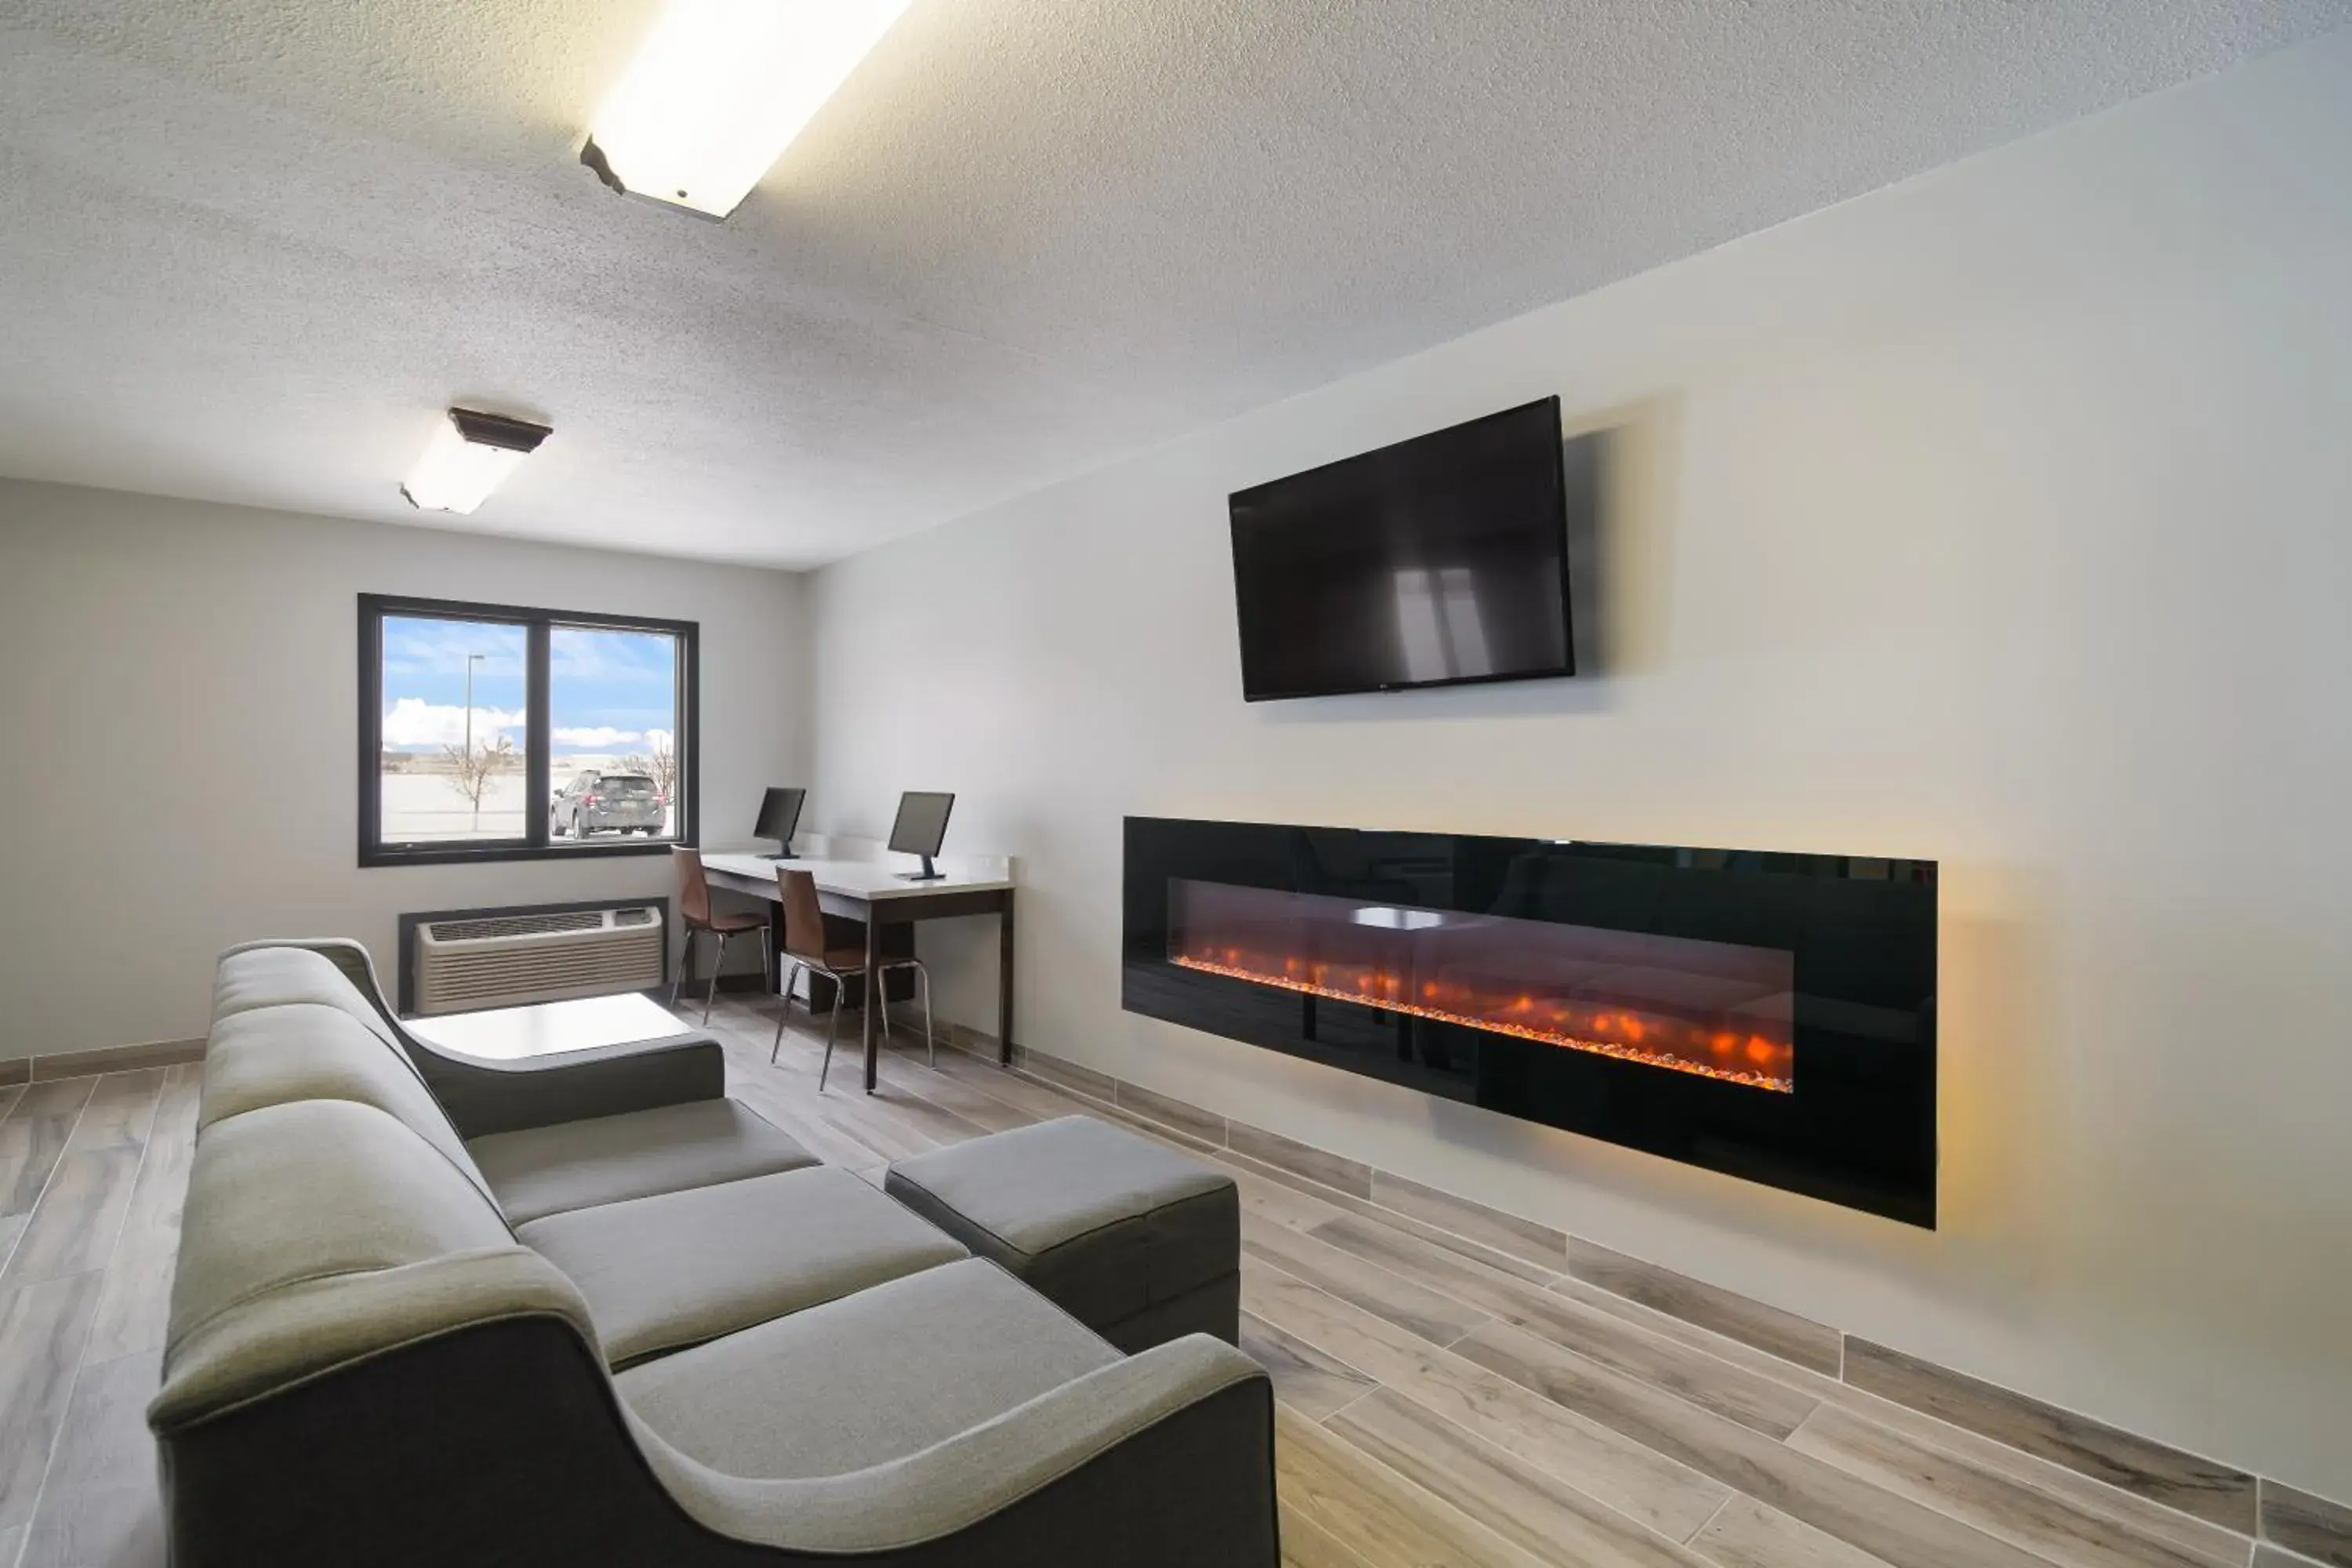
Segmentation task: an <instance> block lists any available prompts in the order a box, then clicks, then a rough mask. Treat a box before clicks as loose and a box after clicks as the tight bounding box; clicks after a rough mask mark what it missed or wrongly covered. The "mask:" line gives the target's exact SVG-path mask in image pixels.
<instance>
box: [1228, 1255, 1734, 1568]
mask: <svg viewBox="0 0 2352 1568" xmlns="http://www.w3.org/2000/svg"><path fill="white" fill-rule="evenodd" d="M1242 1304H1243V1306H1244V1308H1245V1309H1247V1310H1249V1311H1251V1312H1252V1313H1254V1314H1255V1315H1256V1316H1258V1317H1260V1318H1263V1319H1265V1321H1267V1322H1270V1323H1273V1324H1274V1325H1276V1327H1278V1328H1280V1329H1282V1330H1284V1331H1286V1332H1288V1333H1290V1334H1292V1335H1293V1336H1295V1337H1296V1338H1298V1339H1300V1340H1303V1341H1305V1342H1307V1343H1308V1344H1311V1345H1313V1346H1315V1347H1316V1348H1317V1349H1318V1350H1320V1351H1322V1352H1325V1353H1327V1354H1328V1355H1330V1356H1333V1357H1335V1358H1336V1359H1338V1360H1339V1361H1340V1362H1342V1363H1346V1364H1347V1365H1349V1366H1352V1367H1354V1368H1356V1369H1357V1370H1358V1371H1360V1372H1362V1373H1366V1374H1368V1375H1370V1376H1371V1377H1374V1378H1376V1379H1378V1380H1379V1381H1380V1383H1381V1384H1382V1386H1384V1387H1387V1388H1391V1389H1393V1390H1395V1391H1396V1392H1398V1393H1400V1394H1403V1395H1404V1396H1405V1397H1407V1398H1408V1399H1411V1400H1412V1401H1413V1402H1414V1403H1415V1404H1418V1405H1423V1406H1424V1407H1426V1408H1427V1409H1429V1410H1431V1411H1433V1412H1434V1413H1436V1414H1437V1415H1443V1416H1444V1417H1445V1418H1446V1419H1448V1420H1450V1421H1452V1422H1453V1423H1454V1425H1456V1426H1462V1427H1465V1428H1466V1429H1468V1430H1470V1431H1473V1432H1475V1433H1476V1434H1478V1435H1479V1436H1482V1437H1485V1438H1486V1440H1487V1441H1489V1442H1491V1443H1493V1444H1494V1445H1495V1446H1496V1447H1500V1448H1504V1449H1507V1450H1508V1451H1509V1452H1511V1453H1513V1454H1517V1456H1518V1457H1519V1458H1522V1459H1525V1460H1527V1461H1528V1463H1530V1464H1532V1465H1534V1466H1536V1467H1537V1468H1538V1469H1542V1470H1546V1471H1549V1473H1551V1474H1552V1475H1555V1476H1559V1477H1560V1478H1562V1479H1566V1480H1570V1481H1571V1482H1573V1483H1574V1484H1575V1485H1576V1487H1577V1488H1578V1489H1580V1490H1582V1491H1583V1492H1584V1493H1586V1494H1587V1495H1588V1496H1590V1497H1592V1498H1595V1499H1597V1500H1600V1501H1601V1502H1603V1503H1606V1504H1608V1505H1609V1506H1610V1507H1612V1508H1614V1509H1616V1510H1618V1511H1619V1512H1621V1513H1623V1514H1626V1515H1628V1516H1629V1517H1631V1518H1633V1519H1636V1520H1639V1521H1641V1522H1643V1524H1646V1525H1648V1526H1649V1527H1650V1528H1651V1529H1653V1530H1654V1531H1658V1532H1659V1533H1660V1534H1662V1535H1664V1536H1667V1537H1669V1538H1670V1539H1673V1540H1677V1541H1679V1540H1684V1539H1686V1538H1687V1537H1688V1536H1689V1535H1690V1534H1691V1532H1692V1531H1696V1530H1697V1529H1698V1527H1699V1526H1700V1525H1702V1524H1704V1523H1705V1522H1706V1520H1707V1518H1708V1516H1709V1515H1711V1514H1713V1513H1714V1512H1715V1510H1717V1508H1718V1507H1719V1506H1721V1504H1722V1502H1723V1500H1724V1499H1725V1497H1726V1496H1727V1495H1728V1493H1727V1489H1725V1488H1724V1487H1722V1486H1721V1485H1719V1484H1718V1483H1717V1482H1715V1481H1712V1480H1709V1479H1707V1478H1706V1477H1705V1476H1702V1475H1700V1474H1698V1473H1697V1472H1696V1471H1695V1470H1693V1469H1691V1468H1689V1467H1687V1466H1685V1465H1682V1464H1680V1463H1677V1462H1676V1461H1675V1460H1673V1459H1669V1458H1666V1457H1665V1456H1664V1455H1662V1454H1657V1453H1654V1452H1652V1451H1651V1450H1649V1449H1647V1448H1644V1447H1641V1446H1640V1445H1639V1444H1636V1443H1633V1442H1629V1441H1628V1440H1626V1439H1625V1438H1624V1437H1622V1436H1619V1435H1618V1434H1617V1433H1615V1432H1612V1431H1610V1430H1609V1429H1608V1428H1606V1427H1604V1426H1600V1425H1598V1424H1597V1423H1594V1422H1591V1421H1588V1420H1586V1419H1585V1418H1584V1417H1583V1416H1581V1415H1576V1414H1575V1413H1574V1412H1572V1411H1568V1410H1563V1409H1561V1408H1560V1407H1559V1405H1553V1404H1550V1403H1549V1402H1548V1401H1546V1400H1544V1399H1543V1398H1541V1397H1540V1396H1538V1395H1537V1394H1532V1393H1529V1392H1528V1390H1526V1389H1524V1388H1521V1387H1519V1386H1518V1385H1517V1384H1514V1383H1512V1382H1510V1381H1509V1380H1508V1379H1507V1378H1504V1377H1501V1376H1498V1375H1497V1374H1496V1373H1491V1372H1488V1371H1487V1370H1486V1369H1485V1368H1484V1367H1479V1366H1475V1365H1473V1364H1471V1363H1468V1362H1465V1361H1464V1360H1462V1359H1461V1358H1460V1357H1458V1356H1454V1355H1451V1354H1448V1353H1446V1352H1443V1351H1438V1350H1435V1349H1433V1347H1431V1346H1430V1345H1428V1344H1426V1343H1424V1342H1422V1341H1420V1340H1417V1339H1415V1338H1414V1337H1413V1336H1412V1335H1411V1334H1408V1333H1406V1332H1405V1331H1403V1330H1402V1329H1399V1328H1397V1327H1395V1326H1394V1325H1392V1324H1390V1323H1387V1322H1383V1321H1381V1320H1380V1319H1379V1318H1376V1317H1374V1316H1372V1315H1371V1314H1370V1312H1365V1311H1362V1310H1359V1309H1357V1308H1354V1307H1350V1306H1349V1305H1348V1304H1347V1303H1346V1302H1344V1301H1341V1300H1338V1299H1337V1298H1336V1297H1333V1296H1330V1295H1328V1294H1326V1293H1325V1292H1323V1291H1321V1290H1318V1289H1315V1288H1314V1287H1313V1286H1311V1285H1308V1284H1307V1283H1305V1282H1304V1281H1302V1280H1297V1279H1292V1278H1290V1277H1289V1276H1288V1275H1286V1274H1282V1273H1280V1272H1279V1271H1277V1270H1275V1269H1272V1268H1266V1267H1265V1266H1264V1265H1261V1264H1257V1263H1255V1262H1252V1261H1250V1260H1247V1259H1244V1261H1243V1264H1242Z"/></svg>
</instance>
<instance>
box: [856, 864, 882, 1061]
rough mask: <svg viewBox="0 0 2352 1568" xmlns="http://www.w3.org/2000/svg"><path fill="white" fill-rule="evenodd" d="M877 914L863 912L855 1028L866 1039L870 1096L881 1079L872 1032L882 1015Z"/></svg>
mask: <svg viewBox="0 0 2352 1568" xmlns="http://www.w3.org/2000/svg"><path fill="white" fill-rule="evenodd" d="M876 914H877V911H876V910H866V995H865V997H864V999H863V1000H864V1003H865V1005H864V1006H862V1007H861V1008H860V1009H859V1010H858V1015H857V1024H858V1027H859V1029H860V1030H861V1031H863V1033H864V1034H865V1036H866V1093H868V1094H872V1093H873V1092H874V1086H875V1085H876V1084H877V1083H878V1082H880V1081H881V1078H882V1047H881V1042H880V1040H879V1039H878V1038H877V1036H876V1035H875V1032H874V1019H875V1016H876V1015H877V1014H878V1013H880V1012H881V1011H882V1005H881V1004H882V992H881V984H882V922H881V921H879V920H877V919H876V918H875V917H876Z"/></svg>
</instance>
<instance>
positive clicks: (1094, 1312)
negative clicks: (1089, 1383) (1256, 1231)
mask: <svg viewBox="0 0 2352 1568" xmlns="http://www.w3.org/2000/svg"><path fill="white" fill-rule="evenodd" d="M882 1190H883V1191H884V1192H886V1193H887V1194H890V1195H891V1196H892V1197H894V1198H897V1199H898V1201H899V1202H900V1203H902V1204H904V1205H907V1206H908V1208H910V1209H912V1210H914V1211H915V1212H916V1213H917V1214H919V1215H922V1216H923V1217H924V1218H925V1219H927V1220H929V1221H930V1222H931V1223H932V1224H933V1225H935V1226H939V1227H940V1229H941V1230H943V1231H945V1232H947V1233H948V1234H949V1235H950V1236H951V1237H955V1238H956V1239H957V1240H958V1241H960V1242H961V1243H963V1244H964V1246H966V1247H970V1248H971V1250H972V1251H973V1252H975V1253H977V1254H979V1255H980V1256H981V1257H982V1258H990V1259H992V1260H993V1261H995V1262H996V1263H998V1264H999V1265H1001V1266H1003V1268H1006V1269H1007V1270H1009V1271H1010V1272H1011V1273H1013V1275H1014V1276H1015V1277H1017V1278H1018V1279H1021V1280H1022V1281H1024V1283H1026V1284H1027V1285H1028V1286H1029V1287H1030V1289H1034V1290H1035V1291H1037V1292H1038V1293H1039V1294H1040V1295H1042V1296H1044V1297H1045V1298H1046V1299H1047V1300H1051V1301H1052V1302H1054V1304H1055V1305H1056V1306H1058V1307H1060V1308H1061V1309H1062V1310H1064V1311H1066V1312H1067V1313H1069V1314H1070V1315H1071V1316H1072V1317H1074V1318H1076V1319H1077V1320H1078V1321H1080V1322H1082V1323H1084V1324H1086V1325H1087V1327H1088V1328H1090V1329H1092V1330H1094V1331H1095V1332H1097V1333H1098V1334H1100V1335H1101V1336H1102V1337H1103V1338H1105V1339H1107V1340H1108V1341H1109V1342H1111V1343H1112V1344H1114V1345H1116V1346H1118V1348H1119V1349H1120V1350H1122V1351H1125V1352H1129V1354H1133V1353H1135V1352H1139V1351H1144V1350H1149V1349H1150V1347H1152V1346H1153V1345H1156V1344H1160V1343H1163V1342H1167V1341H1169V1340H1172V1339H1179V1338H1181V1337H1182V1336H1183V1335H1185V1334H1192V1333H1205V1334H1214V1335H1216V1336H1217V1338H1219V1339H1221V1340H1223V1341H1224V1342H1226V1343H1228V1344H1232V1343H1234V1342H1235V1341H1236V1340H1238V1338H1239V1337H1240V1331H1241V1194H1240V1192H1239V1191H1238V1189H1236V1188H1235V1186H1234V1179H1233V1178H1232V1177H1231V1176H1228V1175H1225V1174H1223V1173H1221V1172H1219V1171H1217V1170H1216V1169H1215V1168H1213V1167H1212V1166H1209V1165H1204V1164H1202V1163H1199V1162H1198V1161H1194V1160H1188V1159H1186V1158H1185V1157H1184V1156H1183V1155H1181V1154H1178V1153H1176V1152H1173V1151H1171V1150H1169V1149H1167V1148H1165V1147H1163V1146H1162V1145H1160V1144H1158V1143H1154V1142H1151V1141H1150V1140H1149V1139H1147V1138H1143V1137H1139V1136H1138V1135H1137V1134H1135V1133H1132V1132H1126V1131H1120V1130H1119V1129H1118V1128H1116V1127H1112V1126H1109V1125H1108V1124H1107V1123H1104V1122H1101V1121H1095V1120H1094V1119H1093V1118H1092V1117H1087V1116H1066V1117H1063V1118H1062V1119H1061V1120H1059V1121H1044V1122H1040V1123H1038V1124H1037V1125H1035V1126H1034V1127H1021V1128H1016V1129H1014V1130H1013V1131H1010V1132H997V1133H992V1134H991V1135H990V1136H988V1137H985V1138H975V1139H973V1140H971V1142H967V1143H956V1144H951V1145H950V1146H949V1147H947V1148H944V1149H934V1150H931V1151H930V1152H928V1153H923V1154H919V1155H917V1156H915V1157H914V1158H913V1159H911V1160H900V1161H898V1162H897V1163H894V1164H892V1165H891V1167H890V1170H889V1173H888V1174H887V1176H885V1177H884V1178H883V1183H882Z"/></svg>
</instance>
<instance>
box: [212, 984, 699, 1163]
mask: <svg viewBox="0 0 2352 1568" xmlns="http://www.w3.org/2000/svg"><path fill="white" fill-rule="evenodd" d="M268 947H295V948H301V949H303V950H305V951H306V952H315V953H317V954H319V955H320V957H322V958H324V959H326V960H327V961H328V962H329V963H332V964H333V965H334V966H335V967H336V968H337V969H339V970H341V971H342V973H343V978H345V979H346V980H349V981H350V982H351V983H352V988H353V989H355V990H357V991H358V992H359V994H361V995H362V996H364V997H366V998H367V1000H368V1003H369V1005H372V1006H373V1007H374V1009H375V1011H376V1016H378V1017H379V1018H381V1019H382V1020H383V1025H384V1027H385V1029H386V1030H387V1031H388V1032H389V1034H390V1036H391V1037H392V1039H393V1040H394V1043H395V1044H397V1045H398V1046H399V1047H400V1048H401V1049H402V1050H403V1051H404V1052H406V1053H407V1056H408V1059H409V1061H410V1063H411V1064H413V1065H414V1066H415V1068H416V1073H417V1076H418V1077H419V1078H421V1079H424V1080H425V1087H426V1088H428V1089H431V1090H432V1091H433V1095H434V1098H435V1099H436V1100H439V1101H440V1102H441V1109H442V1110H444V1111H446V1113H447V1114H448V1117H449V1121H450V1122H451V1124H452V1125H454V1126H455V1127H456V1128H457V1135H458V1136H459V1137H460V1138H481V1137H485V1136H487V1135H488V1134H490V1133H492V1132H516V1131H521V1130H522V1129H524V1128H527V1127H550V1126H552V1125H554V1124H555V1123H557V1122H559V1121H586V1120H588V1119H589V1118H591V1117H596V1116H622V1115H625V1114H627V1113H628V1112H630V1111H632V1110H655V1109H656V1108H658V1107H660V1106H665V1105H680V1104H685V1103H687V1102H688V1101H692V1100H717V1099H719V1098H720V1097H722V1096H723V1095H725V1094H726V1092H727V1057H726V1052H725V1051H724V1050H723V1049H722V1048H721V1047H720V1046H719V1042H718V1041H716V1040H714V1039H712V1038H710V1037H709V1036H707V1035H702V1034H697V1033H691V1032H681V1033H679V1034H677V1035H674V1036H671V1037H668V1038H667V1039H660V1040H646V1041H639V1042H636V1043H634V1044H631V1045H627V1046H622V1047H614V1048H613V1049H611V1050H608V1051H604V1052H600V1053H597V1054H595V1055H585V1054H583V1055H578V1056H572V1057H567V1058H562V1059H561V1060H557V1061H549V1062H487V1061H474V1060H471V1059H469V1058H464V1057H457V1056H452V1055H450V1054H449V1053H448V1052H446V1051H444V1050H442V1049H440V1048H439V1047H436V1046H434V1045H431V1044H429V1043H428V1042H426V1041H425V1040H421V1039H419V1038H417V1037H415V1035H414V1034H411V1033H410V1032H409V1030H408V1027H407V1026H406V1025H404V1023H403V1022H402V1021H401V1018H400V1016H399V1015H398V1014H396V1013H394V1011H393V1009H392V1004H391V1003H390V1002H389V1001H388V1000H386V999H385V996H384V994H383V985H382V984H379V983H378V981H377V979H376V973H375V961H374V959H373V958H372V957H371V956H370V955H369V953H368V950H367V948H366V947H365V946H364V945H362V943H359V942H353V941H352V940H351V939H350V938H348V937H271V938H265V939H264V940H262V941H259V942H239V943H237V944H236V946H235V947H232V948H229V949H228V950H227V951H226V952H223V953H222V954H221V956H222V957H223V958H227V957H228V956H230V954H232V953H238V952H251V951H253V950H256V949H258V948H268Z"/></svg>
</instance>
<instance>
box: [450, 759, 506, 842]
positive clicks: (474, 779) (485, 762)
mask: <svg viewBox="0 0 2352 1568" xmlns="http://www.w3.org/2000/svg"><path fill="white" fill-rule="evenodd" d="M441 755H442V758H443V759H444V760H445V761H446V762H447V763H448V764H449V782H450V783H451V784H454V785H455V786H457V793H458V794H459V795H464V796H465V797H466V799H467V801H468V802H469V803H470V804H471V805H473V808H474V826H475V828H476V829H477V830H479V829H480V827H481V826H482V796H483V795H484V794H485V793H487V792H488V789H489V787H490V781H491V780H492V779H494V778H496V777H498V775H499V774H500V773H505V772H506V771H507V770H508V769H509V768H511V767H513V766H514V765H515V762H516V757H515V749H514V741H513V738H512V737H510V736H507V735H500V736H499V738H498V739H497V740H496V741H485V742H482V743H481V744H480V745H478V746H476V747H474V748H472V749H471V750H470V751H469V750H467V748H466V747H464V746H444V747H442V748H441Z"/></svg>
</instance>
